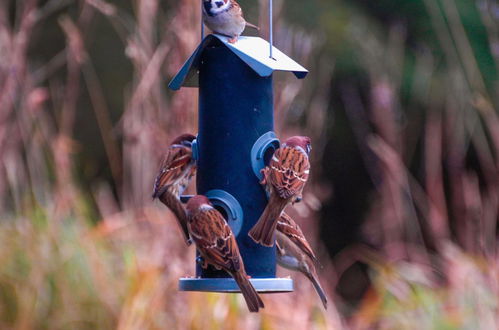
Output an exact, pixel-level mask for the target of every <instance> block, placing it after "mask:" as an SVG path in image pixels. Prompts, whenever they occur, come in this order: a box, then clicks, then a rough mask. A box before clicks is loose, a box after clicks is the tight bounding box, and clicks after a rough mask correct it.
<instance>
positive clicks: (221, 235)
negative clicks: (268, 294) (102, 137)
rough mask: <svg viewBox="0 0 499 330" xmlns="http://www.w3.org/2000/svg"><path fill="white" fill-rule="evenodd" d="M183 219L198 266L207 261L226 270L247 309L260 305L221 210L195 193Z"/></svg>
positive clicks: (217, 267)
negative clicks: (194, 247)
mask: <svg viewBox="0 0 499 330" xmlns="http://www.w3.org/2000/svg"><path fill="white" fill-rule="evenodd" d="M187 219H188V222H187V223H188V228H189V232H190V234H191V237H192V239H193V241H194V243H196V247H197V249H198V251H199V253H200V254H201V256H202V257H203V263H202V267H203V268H206V267H207V266H208V264H210V265H212V266H214V267H215V268H216V269H223V270H225V271H226V272H227V273H229V274H230V275H231V276H232V277H233V278H234V280H235V281H236V283H237V285H238V286H239V288H240V289H241V293H242V294H243V297H244V300H246V304H247V305H248V309H249V310H250V312H258V310H259V309H260V308H263V307H264V304H263V301H262V300H261V298H260V296H259V295H258V293H257V292H256V290H255V288H254V287H253V285H252V284H251V282H250V281H249V279H248V275H246V270H245V269H244V263H243V259H242V258H241V255H240V254H239V248H238V246H237V243H236V238H235V237H234V234H233V233H232V230H231V229H230V227H229V225H228V224H227V222H226V221H225V219H224V218H223V216H222V214H221V213H220V212H218V211H217V210H216V209H215V208H214V207H213V206H212V204H211V203H210V201H209V200H208V198H207V197H206V196H203V195H197V196H194V197H192V198H191V199H189V201H188V202H187Z"/></svg>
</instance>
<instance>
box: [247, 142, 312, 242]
mask: <svg viewBox="0 0 499 330" xmlns="http://www.w3.org/2000/svg"><path fill="white" fill-rule="evenodd" d="M311 150H312V147H311V140H310V138H309V137H307V136H292V137H290V138H288V139H287V140H286V141H285V143H284V144H283V145H282V146H281V147H280V148H279V149H277V150H276V151H275V153H274V155H273V156H272V159H271V160H270V163H269V165H268V166H266V167H265V168H264V169H263V170H262V173H263V180H262V181H261V182H260V183H261V184H262V185H265V189H266V191H267V193H268V194H269V196H270V197H269V202H268V204H267V206H266V207H265V210H264V211H263V213H262V215H261V216H260V219H258V222H257V223H256V224H255V225H254V226H253V228H252V229H251V230H250V231H249V233H248V235H249V236H250V237H251V238H252V239H253V240H254V241H255V242H256V243H260V244H262V245H264V246H273V245H274V240H273V237H274V231H275V228H276V226H277V220H278V219H279V216H280V215H281V212H282V211H283V210H284V209H285V208H286V206H287V205H288V204H290V203H291V204H293V203H295V202H296V201H298V200H300V199H301V194H302V191H303V187H304V186H305V183H306V182H307V179H308V175H309V173H310V162H309V160H308V157H309V154H310V151H311Z"/></svg>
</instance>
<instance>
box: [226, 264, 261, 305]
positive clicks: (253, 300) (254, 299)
mask: <svg viewBox="0 0 499 330" xmlns="http://www.w3.org/2000/svg"><path fill="white" fill-rule="evenodd" d="M232 276H233V277H234V280H235V281H236V283H237V285H239V288H240V289H241V293H242V294H243V297H244V300H245V301H246V305H248V309H249V311H250V312H252V313H257V312H258V310H259V309H260V308H264V307H265V305H264V304H263V301H262V299H261V298H260V296H259V295H258V292H256V290H255V288H254V287H253V285H252V284H251V282H250V281H249V279H248V278H247V277H246V273H245V272H242V271H240V272H237V273H234V274H232Z"/></svg>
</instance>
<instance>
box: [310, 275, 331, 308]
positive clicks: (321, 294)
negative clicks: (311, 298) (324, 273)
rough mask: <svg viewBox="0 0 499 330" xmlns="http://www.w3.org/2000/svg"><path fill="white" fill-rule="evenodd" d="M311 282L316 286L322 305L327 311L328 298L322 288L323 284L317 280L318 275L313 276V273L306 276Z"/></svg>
mask: <svg viewBox="0 0 499 330" xmlns="http://www.w3.org/2000/svg"><path fill="white" fill-rule="evenodd" d="M305 275H306V276H307V277H308V279H309V280H310V282H312V285H313V286H314V289H315V291H317V294H318V295H319V298H321V301H322V305H323V306H324V309H327V297H326V293H325V292H324V290H323V289H322V287H321V284H320V283H319V279H318V278H317V274H313V273H311V272H309V273H306V274H305Z"/></svg>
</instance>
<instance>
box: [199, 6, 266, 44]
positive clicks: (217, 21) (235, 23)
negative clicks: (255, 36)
mask: <svg viewBox="0 0 499 330" xmlns="http://www.w3.org/2000/svg"><path fill="white" fill-rule="evenodd" d="M203 22H204V24H205V25H206V26H207V27H208V28H210V30H212V31H213V32H215V33H218V34H222V35H225V36H227V37H229V38H231V39H229V42H230V43H235V42H236V41H237V38H238V37H239V36H240V35H241V33H243V31H244V29H245V28H246V26H249V27H252V28H255V29H257V30H258V27H257V26H255V25H253V24H251V23H248V22H246V20H245V19H244V17H243V11H242V9H241V6H239V4H238V3H237V2H236V0H203Z"/></svg>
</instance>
